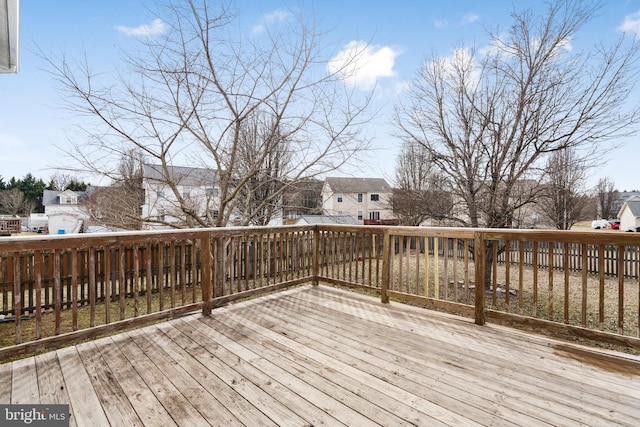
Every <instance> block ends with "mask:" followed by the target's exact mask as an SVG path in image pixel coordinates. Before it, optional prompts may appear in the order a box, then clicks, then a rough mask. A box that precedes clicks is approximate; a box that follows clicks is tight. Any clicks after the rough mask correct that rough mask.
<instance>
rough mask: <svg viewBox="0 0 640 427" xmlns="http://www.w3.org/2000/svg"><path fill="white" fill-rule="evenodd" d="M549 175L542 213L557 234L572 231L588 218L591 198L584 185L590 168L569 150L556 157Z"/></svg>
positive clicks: (557, 154)
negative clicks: (585, 191)
mask: <svg viewBox="0 0 640 427" xmlns="http://www.w3.org/2000/svg"><path fill="white" fill-rule="evenodd" d="M546 171H547V172H546V177H547V179H546V180H545V183H544V184H545V185H544V190H543V191H544V194H543V195H542V196H541V197H540V201H539V202H538V205H539V206H540V211H541V212H542V214H543V215H544V216H545V217H546V219H547V220H549V222H550V223H551V224H553V226H554V227H555V228H557V229H558V230H570V229H571V227H572V226H574V225H575V224H576V223H578V222H579V221H582V220H584V219H585V218H586V212H587V207H588V200H589V198H588V197H587V196H586V195H585V194H584V188H583V187H582V185H583V182H584V180H585V178H586V176H585V175H586V171H587V165H586V164H585V163H584V160H583V159H580V158H579V156H578V155H577V154H576V150H575V149H573V148H567V149H565V150H561V151H556V152H555V153H553V155H552V156H551V157H550V158H549V162H548V164H547V169H546Z"/></svg>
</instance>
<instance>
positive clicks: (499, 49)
mask: <svg viewBox="0 0 640 427" xmlns="http://www.w3.org/2000/svg"><path fill="white" fill-rule="evenodd" d="M596 11H597V5H596V6H593V5H587V4H585V3H583V2H581V1H579V0H560V1H557V2H555V3H550V4H548V5H547V12H546V15H545V16H536V15H535V14H534V13H533V12H531V11H524V12H514V13H513V14H512V17H513V24H512V25H511V26H510V27H509V28H508V29H507V31H505V32H497V31H496V32H490V33H489V36H490V38H491V41H492V42H491V45H490V46H489V47H488V48H487V49H483V50H482V51H479V50H477V49H473V48H459V49H456V50H455V52H454V53H453V55H452V56H451V57H448V58H443V57H437V56H436V55H434V57H433V58H432V59H431V60H430V61H427V62H425V64H424V65H423V67H422V68H421V70H420V74H419V78H418V79H416V81H414V82H413V84H412V86H411V88H410V91H409V102H408V103H407V104H403V105H399V106H398V108H397V113H396V123H397V126H398V128H399V130H400V133H401V135H402V137H403V138H408V139H413V140H415V141H416V142H418V143H420V144H422V145H423V146H424V147H425V149H426V150H427V151H428V153H429V155H430V156H431V159H432V161H433V162H434V164H435V165H437V166H438V167H439V168H440V170H441V173H443V174H445V176H446V177H447V178H448V180H449V182H451V184H452V192H453V196H454V197H455V198H456V199H458V200H460V201H461V202H462V204H463V205H464V207H465V212H464V213H465V215H464V217H462V218H461V220H462V222H463V223H464V224H466V225H469V226H472V227H481V226H484V227H505V226H509V225H510V224H511V223H512V221H513V218H514V214H515V213H516V212H518V211H519V210H521V209H522V208H523V207H525V206H527V205H529V204H532V203H534V202H535V200H536V198H537V197H538V196H539V195H540V190H541V189H542V188H543V187H542V186H541V185H519V183H522V182H530V183H540V182H542V181H543V179H542V178H543V174H544V170H545V168H544V166H545V164H546V159H548V157H549V156H550V155H552V154H553V153H554V152H557V151H560V150H564V149H567V148H572V147H576V148H581V149H582V151H581V152H584V153H588V154H589V155H593V151H594V150H590V149H589V148H590V147H593V146H594V144H596V143H598V142H601V141H604V140H609V139H611V138H616V137H619V136H622V135H627V134H629V133H631V132H633V131H635V127H636V125H637V124H638V119H639V112H640V109H639V108H638V105H633V106H631V107H629V106H628V105H627V100H628V96H629V94H630V93H632V89H633V88H634V85H635V82H636V80H637V77H638V70H640V67H638V59H639V47H640V40H638V39H631V40H628V39H627V38H625V37H621V38H620V39H619V40H618V41H617V43H616V44H615V45H614V46H612V47H611V48H609V49H606V48H604V47H601V46H599V47H597V49H595V50H594V51H592V52H575V51H573V50H571V49H569V47H570V43H571V40H573V39H574V38H575V37H576V35H577V34H578V32H579V30H580V29H581V28H582V27H583V25H584V24H585V23H586V22H587V21H588V20H589V19H590V18H591V17H592V16H593V14H594V13H595V12H596ZM487 262H488V263H490V262H492V259H491V255H490V254H489V256H487ZM489 270H490V269H487V271H489ZM486 283H487V285H489V284H490V277H489V278H487V279H486Z"/></svg>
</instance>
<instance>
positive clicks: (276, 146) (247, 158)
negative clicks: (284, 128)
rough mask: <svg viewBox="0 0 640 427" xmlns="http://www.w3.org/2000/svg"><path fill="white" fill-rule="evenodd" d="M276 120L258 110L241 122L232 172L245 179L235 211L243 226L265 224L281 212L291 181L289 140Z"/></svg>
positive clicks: (239, 178)
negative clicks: (276, 123)
mask: <svg viewBox="0 0 640 427" xmlns="http://www.w3.org/2000/svg"><path fill="white" fill-rule="evenodd" d="M275 122H276V120H275V119H274V118H273V117H270V116H269V115H268V114H260V113H259V112H257V113H256V114H255V115H254V116H252V117H249V118H248V120H247V121H246V122H245V123H244V124H243V128H242V129H241V132H240V136H239V138H238V145H239V150H238V154H239V156H238V157H239V162H238V167H237V168H236V170H235V172H236V175H237V177H238V180H239V181H240V180H241V179H242V178H241V177H243V176H251V177H252V178H251V179H250V180H248V181H245V183H244V185H242V186H241V187H240V189H239V192H238V203H237V210H238V211H239V212H240V213H241V218H244V221H243V225H249V224H253V225H267V224H269V223H270V222H271V220H272V219H274V218H276V217H278V213H280V212H281V211H282V197H283V192H284V191H285V189H286V188H287V186H288V185H290V183H289V182H288V180H287V176H286V172H287V169H288V168H290V167H291V152H290V150H289V141H288V140H287V139H285V138H284V137H283V136H282V135H281V133H280V132H279V130H278V129H274V126H275Z"/></svg>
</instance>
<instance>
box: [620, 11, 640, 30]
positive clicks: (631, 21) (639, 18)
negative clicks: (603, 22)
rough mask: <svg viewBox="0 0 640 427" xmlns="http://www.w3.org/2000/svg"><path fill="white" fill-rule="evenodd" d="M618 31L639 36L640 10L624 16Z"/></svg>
mask: <svg viewBox="0 0 640 427" xmlns="http://www.w3.org/2000/svg"><path fill="white" fill-rule="evenodd" d="M618 30H620V31H624V32H631V33H634V34H635V35H636V36H640V10H639V11H637V12H636V13H632V14H631V15H627V16H625V17H624V21H622V24H620V26H619V27H618Z"/></svg>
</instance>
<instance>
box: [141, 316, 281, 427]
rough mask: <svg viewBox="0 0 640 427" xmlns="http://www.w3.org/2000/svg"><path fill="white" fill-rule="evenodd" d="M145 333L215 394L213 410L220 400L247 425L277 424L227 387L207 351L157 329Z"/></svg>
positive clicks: (212, 396) (149, 329) (228, 385)
mask: <svg viewBox="0 0 640 427" xmlns="http://www.w3.org/2000/svg"><path fill="white" fill-rule="evenodd" d="M165 329H166V328H165ZM143 332H144V334H145V335H146V337H147V339H148V340H151V341H153V342H154V343H157V345H159V346H161V347H162V348H163V349H164V351H166V353H167V355H169V356H170V357H171V358H172V359H173V360H174V361H175V362H176V363H177V364H178V365H179V366H181V367H182V368H183V369H184V370H185V371H186V372H188V373H189V374H190V375H191V376H192V378H193V379H194V380H195V381H197V382H198V384H199V385H200V386H201V387H203V388H205V389H206V390H208V392H209V393H210V394H211V398H208V400H210V405H211V406H212V407H215V406H217V404H216V401H217V402H219V403H220V405H223V406H224V407H225V408H229V409H230V410H231V412H233V415H234V416H235V417H236V418H237V419H238V420H239V421H240V422H241V423H242V424H243V425H251V424H252V423H257V424H258V423H259V424H261V425H265V426H269V425H270V426H275V425H276V424H275V423H273V422H272V421H270V420H269V419H268V418H267V417H266V416H265V415H264V414H263V413H262V412H260V411H259V410H258V409H257V408H256V407H255V406H254V405H252V404H251V402H249V401H247V400H246V399H245V398H244V397H242V396H239V395H238V394H237V393H236V392H235V390H234V389H233V388H232V385H230V384H227V383H226V382H225V381H223V380H222V379H221V378H220V377H219V376H217V375H216V374H215V373H214V372H213V371H212V370H211V369H210V368H209V367H208V364H207V360H208V359H210V358H212V357H213V356H211V355H210V354H208V353H205V352H203V351H202V350H201V349H199V348H198V347H197V346H196V344H195V343H189V342H188V341H187V342H185V341H184V340H179V341H180V342H181V343H178V342H176V341H174V339H172V338H170V337H169V335H168V334H166V333H165V332H163V331H162V330H160V329H158V328H156V327H150V328H146V329H145V330H144V331H143ZM181 344H186V345H187V346H186V347H185V346H184V345H181ZM200 354H202V355H203V357H202V358H200V357H199V355H200Z"/></svg>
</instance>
